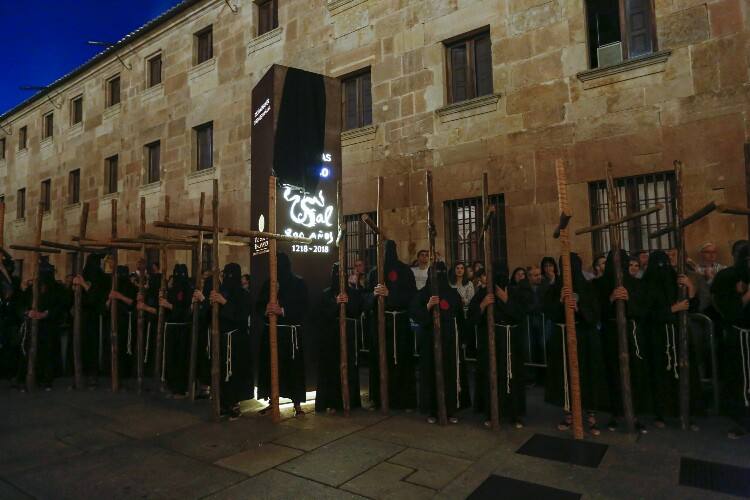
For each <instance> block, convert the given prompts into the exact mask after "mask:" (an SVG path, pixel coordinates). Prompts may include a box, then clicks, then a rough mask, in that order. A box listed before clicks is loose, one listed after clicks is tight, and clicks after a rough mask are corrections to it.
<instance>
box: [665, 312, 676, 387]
mask: <svg viewBox="0 0 750 500" xmlns="http://www.w3.org/2000/svg"><path fill="white" fill-rule="evenodd" d="M664 330H665V332H666V334H667V371H670V370H672V371H674V378H680V374H679V372H678V371H677V342H676V341H675V335H674V325H673V324H672V323H667V324H665V325H664ZM670 339H671V342H670ZM672 356H674V363H673V362H672Z"/></svg>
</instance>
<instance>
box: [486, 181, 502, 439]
mask: <svg viewBox="0 0 750 500" xmlns="http://www.w3.org/2000/svg"><path fill="white" fill-rule="evenodd" d="M482 208H483V209H484V214H485V217H484V220H485V222H484V225H483V226H482V232H483V238H484V241H483V244H484V272H485V276H487V293H488V294H494V293H495V277H494V275H493V271H492V228H491V225H490V221H491V220H492V219H491V218H492V216H493V214H494V212H495V209H494V207H490V195H489V180H488V176H487V172H484V175H483V176H482ZM495 342H496V340H495V307H494V306H493V305H492V304H490V305H489V306H488V307H487V376H488V377H489V384H488V387H489V390H490V400H489V403H490V427H491V428H492V429H493V430H496V429H499V428H500V403H499V401H498V397H497V351H496V347H495Z"/></svg>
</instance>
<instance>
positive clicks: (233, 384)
mask: <svg viewBox="0 0 750 500" xmlns="http://www.w3.org/2000/svg"><path fill="white" fill-rule="evenodd" d="M186 271H187V269H186ZM241 276H242V268H240V266H239V264H235V263H233V262H230V263H229V264H227V265H225V266H224V269H223V271H222V277H223V279H222V281H221V286H220V287H219V291H218V292H215V291H213V290H212V291H211V292H210V293H209V295H208V298H209V300H206V296H205V295H204V294H203V293H202V292H201V291H200V290H195V292H193V299H194V301H195V302H198V303H200V304H201V306H200V307H203V308H204V311H205V312H206V313H207V314H208V316H209V318H210V315H211V304H215V303H218V304H219V331H220V346H219V350H220V353H221V386H220V388H219V395H220V407H221V414H222V415H225V416H228V417H229V418H230V420H231V419H235V418H237V417H239V416H240V401H245V400H247V399H251V398H252V397H253V382H252V377H253V366H252V353H251V346H250V334H249V332H248V331H247V321H248V319H247V318H248V316H250V309H251V304H250V301H249V300H248V295H247V294H246V293H245V291H244V290H243V289H242V283H241V279H242V278H241Z"/></svg>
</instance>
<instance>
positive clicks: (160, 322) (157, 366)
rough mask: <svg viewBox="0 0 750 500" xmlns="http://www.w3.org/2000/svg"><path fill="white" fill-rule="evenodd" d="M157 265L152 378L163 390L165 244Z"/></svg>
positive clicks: (166, 203)
mask: <svg viewBox="0 0 750 500" xmlns="http://www.w3.org/2000/svg"><path fill="white" fill-rule="evenodd" d="M164 220H165V221H169V196H168V195H167V196H165V197H164ZM159 267H161V283H160V284H159V310H158V314H157V320H156V349H154V356H155V358H154V380H155V381H156V386H157V387H159V389H160V390H164V386H163V384H162V381H161V372H162V351H163V350H164V328H165V324H166V322H167V310H166V309H165V308H164V307H163V306H162V305H161V299H163V298H166V296H167V269H168V265H167V246H166V245H160V246H159Z"/></svg>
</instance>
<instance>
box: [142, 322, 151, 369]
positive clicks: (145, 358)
mask: <svg viewBox="0 0 750 500" xmlns="http://www.w3.org/2000/svg"><path fill="white" fill-rule="evenodd" d="M150 339H151V322H150V321H148V322H146V348H145V349H144V350H143V351H144V352H143V362H144V363H148V344H149V341H150Z"/></svg>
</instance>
